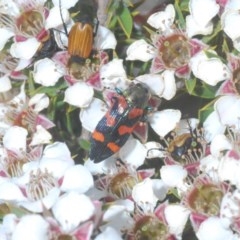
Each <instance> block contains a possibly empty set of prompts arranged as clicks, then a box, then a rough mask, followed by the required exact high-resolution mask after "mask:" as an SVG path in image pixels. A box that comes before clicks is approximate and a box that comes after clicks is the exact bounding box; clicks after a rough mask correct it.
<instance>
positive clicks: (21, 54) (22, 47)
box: [10, 38, 41, 59]
mask: <svg viewBox="0 0 240 240" xmlns="http://www.w3.org/2000/svg"><path fill="white" fill-rule="evenodd" d="M40 45H41V42H39V41H38V40H37V39H36V38H28V39H27V40H26V41H23V42H15V43H13V44H12V45H11V48H10V53H11V55H12V56H13V57H16V58H21V59H31V58H32V57H33V56H34V54H35V53H36V52H37V50H38V49H39V47H40Z"/></svg>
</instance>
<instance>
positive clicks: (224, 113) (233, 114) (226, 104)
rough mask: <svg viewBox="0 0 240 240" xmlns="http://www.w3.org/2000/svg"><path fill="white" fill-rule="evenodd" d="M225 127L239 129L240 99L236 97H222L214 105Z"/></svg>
mask: <svg viewBox="0 0 240 240" xmlns="http://www.w3.org/2000/svg"><path fill="white" fill-rule="evenodd" d="M214 108H215V111H216V112H217V114H218V116H219V118H220V121H221V123H222V124H223V125H226V126H234V127H236V128H237V129H238V128H239V118H240V98H239V97H238V96H235V95H231V96H230V95H228V96H222V97H220V98H219V99H217V101H216V102H215V104H214Z"/></svg>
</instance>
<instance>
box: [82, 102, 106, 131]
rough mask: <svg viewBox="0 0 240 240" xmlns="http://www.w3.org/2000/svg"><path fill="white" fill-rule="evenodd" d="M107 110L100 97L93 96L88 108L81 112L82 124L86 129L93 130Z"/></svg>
mask: <svg viewBox="0 0 240 240" xmlns="http://www.w3.org/2000/svg"><path fill="white" fill-rule="evenodd" d="M106 112H107V106H106V104H105V103H104V102H103V101H102V100H100V99H98V98H93V100H92V102H91V104H90V105H89V106H88V108H84V109H82V110H81V112H80V121H81V122H82V126H83V127H84V128H85V129H86V130H88V131H90V132H93V131H94V129H95V128H96V126H97V124H98V122H99V121H100V120H101V118H102V117H103V116H104V115H105V113H106ZM89 119H91V121H89Z"/></svg>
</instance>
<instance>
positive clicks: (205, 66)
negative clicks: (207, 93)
mask: <svg viewBox="0 0 240 240" xmlns="http://www.w3.org/2000/svg"><path fill="white" fill-rule="evenodd" d="M209 53H211V54H216V56H217V53H216V52H214V51H212V50H211V51H209ZM190 67H191V70H192V72H193V74H194V76H195V77H197V78H199V79H200V80H202V81H204V82H206V83H207V84H209V85H212V86H215V85H216V84H217V83H218V82H220V81H223V80H225V79H228V78H229V77H230V75H231V73H230V70H229V69H228V68H227V66H226V65H225V64H224V63H222V61H221V60H220V58H217V57H210V58H209V57H208V56H207V54H206V53H205V52H204V51H201V52H199V53H197V54H196V55H195V56H193V57H192V58H191V59H190ZM213 69H214V71H213Z"/></svg>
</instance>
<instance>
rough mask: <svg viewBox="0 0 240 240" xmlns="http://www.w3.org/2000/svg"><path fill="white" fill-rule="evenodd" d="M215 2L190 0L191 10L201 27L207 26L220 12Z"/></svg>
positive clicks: (211, 0) (212, 0)
mask: <svg viewBox="0 0 240 240" xmlns="http://www.w3.org/2000/svg"><path fill="white" fill-rule="evenodd" d="M219 8H220V7H219V5H218V4H217V3H216V1H215V0H190V1H189V10H190V13H191V15H192V17H193V19H194V21H195V22H196V23H197V24H198V25H200V26H207V25H208V24H209V22H210V21H211V20H212V18H213V17H214V16H216V14H217V13H218V11H219Z"/></svg>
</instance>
